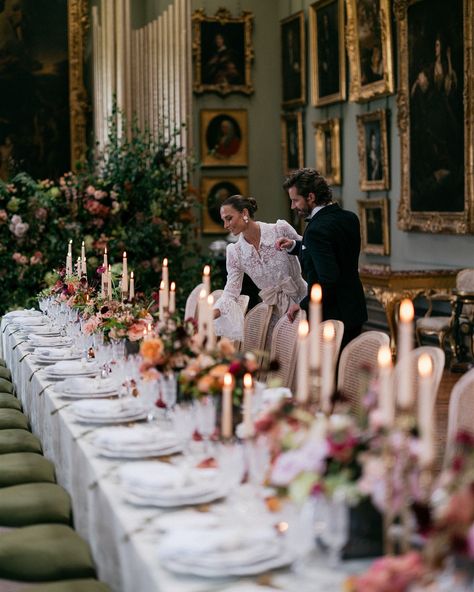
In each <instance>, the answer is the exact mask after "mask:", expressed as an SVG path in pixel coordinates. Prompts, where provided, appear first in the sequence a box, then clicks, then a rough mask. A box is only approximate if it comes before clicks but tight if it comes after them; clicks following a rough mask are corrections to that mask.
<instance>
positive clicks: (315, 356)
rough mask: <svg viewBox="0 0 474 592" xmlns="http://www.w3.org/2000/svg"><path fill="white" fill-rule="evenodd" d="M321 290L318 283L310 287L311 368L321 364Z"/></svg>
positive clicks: (316, 367)
mask: <svg viewBox="0 0 474 592" xmlns="http://www.w3.org/2000/svg"><path fill="white" fill-rule="evenodd" d="M322 296H323V293H322V290H321V286H320V285H319V284H314V285H313V286H312V288H311V300H310V304H309V323H310V332H309V343H310V348H309V352H310V353H309V366H310V368H311V369H312V370H318V369H319V367H320V366H321V345H320V335H319V326H320V325H321V300H322Z"/></svg>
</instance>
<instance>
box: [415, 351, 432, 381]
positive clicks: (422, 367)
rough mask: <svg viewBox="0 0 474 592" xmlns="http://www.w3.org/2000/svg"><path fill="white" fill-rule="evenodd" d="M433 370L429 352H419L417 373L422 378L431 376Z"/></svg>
mask: <svg viewBox="0 0 474 592" xmlns="http://www.w3.org/2000/svg"><path fill="white" fill-rule="evenodd" d="M432 372H433V362H432V360H431V356H430V355H429V354H421V356H420V357H419V358H418V374H419V375H420V377H422V378H426V377H428V376H431V374H432Z"/></svg>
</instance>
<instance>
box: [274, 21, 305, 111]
mask: <svg viewBox="0 0 474 592" xmlns="http://www.w3.org/2000/svg"><path fill="white" fill-rule="evenodd" d="M280 31H281V70H282V81H283V88H282V95H283V97H282V98H283V100H282V106H283V107H284V108H288V107H299V106H302V105H305V104H306V31H305V16H304V11H303V10H300V11H299V12H297V13H295V14H292V15H291V16H289V17H287V18H285V19H283V20H282V21H281V24H280Z"/></svg>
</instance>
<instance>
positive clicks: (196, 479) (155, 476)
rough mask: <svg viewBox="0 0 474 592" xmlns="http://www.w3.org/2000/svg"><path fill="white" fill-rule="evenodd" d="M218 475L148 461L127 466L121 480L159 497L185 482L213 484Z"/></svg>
mask: <svg viewBox="0 0 474 592" xmlns="http://www.w3.org/2000/svg"><path fill="white" fill-rule="evenodd" d="M217 475H218V473H217V470H216V469H191V470H189V469H188V468H187V467H183V466H179V465H169V464H165V463H160V464H157V463H156V462H146V461H145V462H139V463H132V464H130V465H125V466H124V467H122V469H121V470H120V478H121V480H122V482H123V483H124V485H126V486H129V487H132V488H133V489H137V488H140V489H142V490H151V491H153V492H156V494H157V496H159V495H161V494H164V493H165V492H164V490H170V489H176V488H179V487H181V486H183V484H184V483H185V482H189V483H193V484H201V483H203V484H205V485H207V484H212V481H215V480H216V477H217ZM167 493H169V491H168V492H167Z"/></svg>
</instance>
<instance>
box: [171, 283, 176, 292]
mask: <svg viewBox="0 0 474 592" xmlns="http://www.w3.org/2000/svg"><path fill="white" fill-rule="evenodd" d="M170 290H171V291H172V292H175V291H176V284H175V283H174V282H171V287H170Z"/></svg>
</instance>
